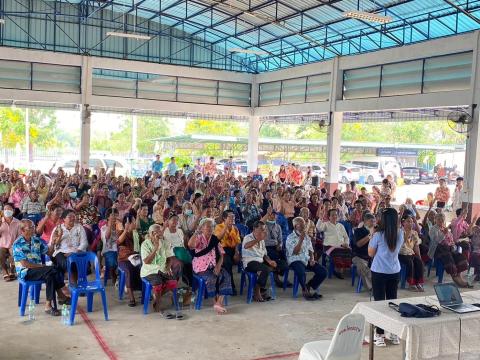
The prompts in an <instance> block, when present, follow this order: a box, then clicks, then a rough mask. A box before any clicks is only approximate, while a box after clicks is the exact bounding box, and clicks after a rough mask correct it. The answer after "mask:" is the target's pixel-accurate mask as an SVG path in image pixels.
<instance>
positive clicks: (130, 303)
mask: <svg viewBox="0 0 480 360" xmlns="http://www.w3.org/2000/svg"><path fill="white" fill-rule="evenodd" d="M128 306H129V307H135V306H137V303H136V302H135V300H133V301H129V302H128Z"/></svg>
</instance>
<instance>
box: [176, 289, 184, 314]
mask: <svg viewBox="0 0 480 360" xmlns="http://www.w3.org/2000/svg"><path fill="white" fill-rule="evenodd" d="M184 293H185V290H183V289H178V290H177V301H178V310H180V311H182V309H183V295H184Z"/></svg>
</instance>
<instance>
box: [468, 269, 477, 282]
mask: <svg viewBox="0 0 480 360" xmlns="http://www.w3.org/2000/svg"><path fill="white" fill-rule="evenodd" d="M474 273H475V268H473V267H470V268H469V269H468V271H467V284H468V285H470V286H472V285H473V277H474V275H475V274H474Z"/></svg>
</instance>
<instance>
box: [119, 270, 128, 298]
mask: <svg viewBox="0 0 480 360" xmlns="http://www.w3.org/2000/svg"><path fill="white" fill-rule="evenodd" d="M118 275H119V279H118V299H119V300H123V294H124V293H125V282H126V281H127V277H126V275H125V271H123V270H122V269H121V268H118Z"/></svg>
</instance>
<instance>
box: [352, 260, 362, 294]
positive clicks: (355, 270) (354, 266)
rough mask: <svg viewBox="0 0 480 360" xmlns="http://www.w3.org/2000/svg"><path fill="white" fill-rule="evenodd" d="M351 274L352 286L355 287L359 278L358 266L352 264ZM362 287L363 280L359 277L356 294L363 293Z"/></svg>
mask: <svg viewBox="0 0 480 360" xmlns="http://www.w3.org/2000/svg"><path fill="white" fill-rule="evenodd" d="M350 273H351V276H352V286H355V279H356V277H357V266H356V265H355V264H352V267H351V268H350ZM362 286H363V279H362V277H361V276H360V275H358V281H357V286H356V287H355V292H356V293H357V294H359V293H361V292H362Z"/></svg>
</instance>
